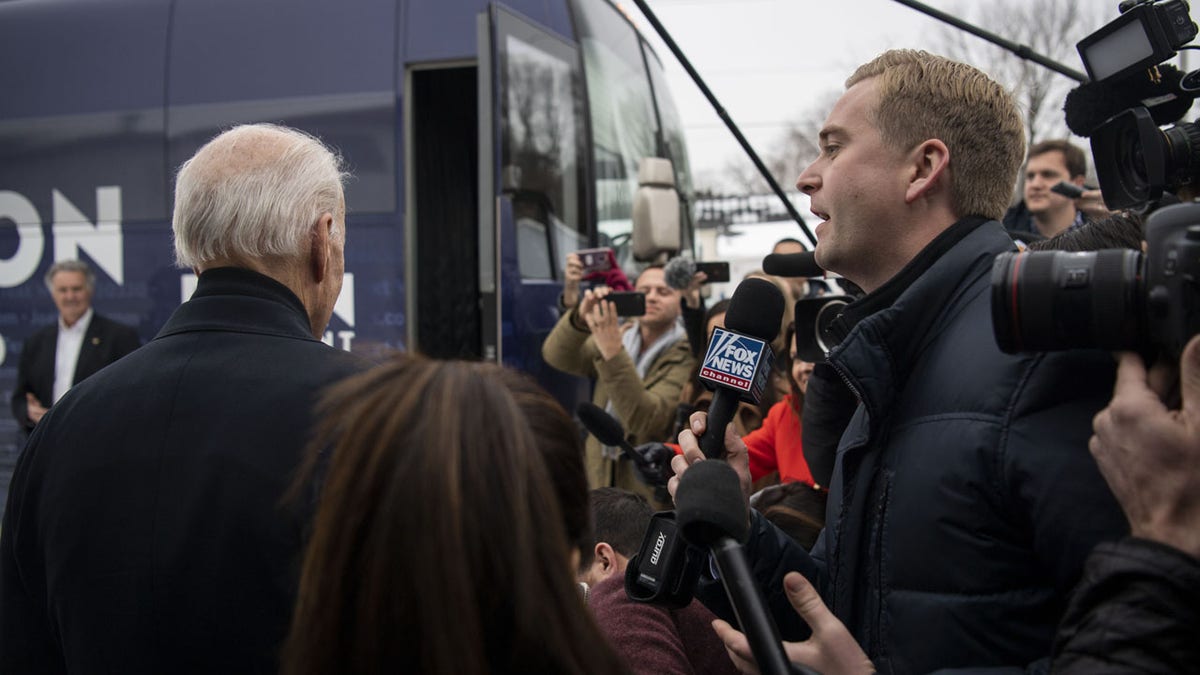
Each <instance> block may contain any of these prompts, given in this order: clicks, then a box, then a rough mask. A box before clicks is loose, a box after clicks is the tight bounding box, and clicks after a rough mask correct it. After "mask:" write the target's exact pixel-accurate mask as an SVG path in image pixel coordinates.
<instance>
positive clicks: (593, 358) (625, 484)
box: [542, 309, 695, 501]
mask: <svg viewBox="0 0 1200 675" xmlns="http://www.w3.org/2000/svg"><path fill="white" fill-rule="evenodd" d="M574 316H575V310H574V309H572V310H571V311H569V312H567V313H566V314H564V315H563V316H562V318H561V319H559V321H558V324H556V325H555V326H554V330H552V331H550V335H548V336H547V337H546V341H545V342H544V343H543V344H542V358H543V359H545V360H546V363H548V364H550V365H551V366H553V367H555V368H557V369H559V370H561V371H563V372H565V373H570V374H572V375H579V376H581V377H588V378H592V379H594V380H595V381H596V387H595V390H594V392H593V393H592V403H595V404H596V405H597V406H600V407H601V408H605V407H606V406H608V402H609V400H610V399H612V401H613V412H615V413H616V414H617V417H618V418H619V419H620V420H621V424H622V426H624V427H625V434H626V435H625V437H626V439H627V440H628V441H629V443H630V444H631V445H639V444H641V443H648V442H651V441H666V440H674V439H670V438H669V436H670V434H671V426H672V423H673V422H674V418H675V408H676V406H677V405H678V404H679V396H680V392H681V391H682V390H683V385H684V384H685V383H686V382H687V380H688V378H689V377H690V376H691V372H692V369H693V368H694V367H695V360H694V359H693V358H692V354H691V351H690V350H689V349H688V342H687V340H686V339H682V340H679V341H678V342H676V343H675V344H673V345H671V346H670V347H667V348H666V349H665V350H663V352H662V353H661V354H659V355H658V358H657V359H655V360H654V363H652V364H650V370H649V372H647V373H646V379H645V380H644V381H643V380H642V378H640V377H638V373H637V368H636V366H635V364H634V362H633V358H632V357H630V355H629V354H628V353H627V352H626V351H625V350H623V349H622V350H621V351H620V353H618V354H617V355H616V356H614V357H612V358H611V359H609V360H608V361H605V360H604V359H603V357H601V356H600V350H599V349H597V348H596V343H595V341H594V340H592V336H591V333H589V332H587V331H583V330H579V329H578V328H576V327H575V325H574V324H573V323H572V319H573V317H574ZM586 453H587V455H586V465H587V472H588V485H589V486H590V487H592V488H597V487H607V486H615V487H620V488H625V489H627V490H632V491H634V492H637V493H639V494H643V495H646V496H647V497H648V498H651V500H652V501H653V490H651V489H650V488H649V487H647V486H646V485H645V484H643V483H642V482H641V481H639V480H638V478H637V475H636V471H635V470H634V468H633V465H632V463H631V462H630V461H629V460H626V459H622V460H620V461H613V460H610V459H606V458H605V457H604V454H603V452H602V450H601V446H600V442H599V441H597V440H596V439H595V437H592V436H589V437H588V439H587V447H586Z"/></svg>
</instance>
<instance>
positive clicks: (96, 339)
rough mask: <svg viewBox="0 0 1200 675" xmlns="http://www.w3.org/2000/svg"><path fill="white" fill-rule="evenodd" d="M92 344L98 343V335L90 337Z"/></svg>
mask: <svg viewBox="0 0 1200 675" xmlns="http://www.w3.org/2000/svg"><path fill="white" fill-rule="evenodd" d="M92 344H94V345H98V344H100V338H98V337H94V338H92Z"/></svg>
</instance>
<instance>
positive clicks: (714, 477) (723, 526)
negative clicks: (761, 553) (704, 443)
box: [675, 460, 750, 547]
mask: <svg viewBox="0 0 1200 675" xmlns="http://www.w3.org/2000/svg"><path fill="white" fill-rule="evenodd" d="M749 518H750V514H749V512H748V511H747V507H746V498H745V496H743V495H742V484H741V481H740V480H738V475H737V472H736V471H734V470H733V467H731V466H729V464H727V463H725V462H722V461H719V460H706V461H703V462H696V463H695V464H692V465H691V466H690V467H688V470H687V472H685V473H684V474H683V478H680V479H679V487H678V488H677V489H676V490H675V519H676V521H677V522H678V523H679V531H680V532H681V533H682V534H683V538H684V539H686V540H687V541H688V543H690V544H692V545H693V546H699V547H708V546H711V545H713V544H715V543H716V542H717V540H719V539H720V538H722V537H729V538H731V539H733V540H735V541H738V542H744V541H746V539H747V537H748V536H749V534H750V520H749Z"/></svg>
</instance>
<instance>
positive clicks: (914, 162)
mask: <svg viewBox="0 0 1200 675" xmlns="http://www.w3.org/2000/svg"><path fill="white" fill-rule="evenodd" d="M909 157H910V158H911V164H910V166H911V168H912V174H911V178H910V179H909V181H908V189H907V190H906V191H905V193H904V203H906V204H911V203H913V202H915V201H916V200H918V199H921V198H923V197H928V196H929V195H932V194H934V193H935V192H937V191H938V190H939V189H944V188H945V186H943V185H942V182H943V181H944V180H945V174H946V171H947V169H948V168H949V167H950V149H949V148H947V147H946V144H945V143H943V142H942V141H941V140H940V139H937V138H930V139H928V140H926V141H924V142H922V143H921V144H920V145H918V146H917V147H915V148H913V150H912V152H911V153H910V154H909Z"/></svg>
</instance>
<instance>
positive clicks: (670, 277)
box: [663, 256, 696, 291]
mask: <svg viewBox="0 0 1200 675" xmlns="http://www.w3.org/2000/svg"><path fill="white" fill-rule="evenodd" d="M695 273H696V263H694V262H692V259H691V258H688V257H685V256H678V257H675V258H671V259H670V260H668V261H667V264H666V265H665V266H663V281H665V282H666V284H667V285H668V286H670V287H671V288H674V289H675V290H677V291H684V290H687V287H688V285H689V284H691V283H692V275H694V274H695Z"/></svg>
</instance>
